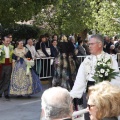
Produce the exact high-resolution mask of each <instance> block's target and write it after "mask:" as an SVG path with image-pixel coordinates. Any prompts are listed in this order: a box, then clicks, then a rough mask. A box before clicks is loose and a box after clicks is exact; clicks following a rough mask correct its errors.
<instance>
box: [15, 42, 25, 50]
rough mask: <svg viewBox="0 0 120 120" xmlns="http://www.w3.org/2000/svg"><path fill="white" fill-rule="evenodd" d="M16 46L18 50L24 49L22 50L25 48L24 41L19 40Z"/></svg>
mask: <svg viewBox="0 0 120 120" xmlns="http://www.w3.org/2000/svg"><path fill="white" fill-rule="evenodd" d="M16 46H17V48H20V49H22V48H23V41H22V40H18V41H17V42H16Z"/></svg>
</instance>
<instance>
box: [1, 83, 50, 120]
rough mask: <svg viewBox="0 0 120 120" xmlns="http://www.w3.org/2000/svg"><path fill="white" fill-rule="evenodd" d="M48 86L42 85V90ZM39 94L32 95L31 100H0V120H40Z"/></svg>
mask: <svg viewBox="0 0 120 120" xmlns="http://www.w3.org/2000/svg"><path fill="white" fill-rule="evenodd" d="M49 86H50V85H49V84H43V90H45V89H47V88H48V87H49ZM41 94H42V92H41V93H38V94H36V95H32V96H31V98H27V97H22V98H16V97H12V98H11V99H10V100H9V101H7V100H6V99H5V98H4V97H3V98H0V120H40V111H41V106H40V104H41Z"/></svg>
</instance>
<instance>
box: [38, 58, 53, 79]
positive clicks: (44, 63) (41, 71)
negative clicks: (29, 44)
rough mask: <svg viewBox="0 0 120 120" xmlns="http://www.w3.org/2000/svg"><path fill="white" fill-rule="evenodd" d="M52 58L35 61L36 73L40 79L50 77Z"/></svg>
mask: <svg viewBox="0 0 120 120" xmlns="http://www.w3.org/2000/svg"><path fill="white" fill-rule="evenodd" d="M53 60H54V57H43V58H37V59H36V72H37V74H38V75H39V78H40V79H45V78H51V77H52V63H53Z"/></svg>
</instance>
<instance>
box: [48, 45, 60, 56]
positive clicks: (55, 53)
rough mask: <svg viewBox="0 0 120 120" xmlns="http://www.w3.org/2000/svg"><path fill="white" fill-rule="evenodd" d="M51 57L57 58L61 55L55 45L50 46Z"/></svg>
mask: <svg viewBox="0 0 120 120" xmlns="http://www.w3.org/2000/svg"><path fill="white" fill-rule="evenodd" d="M50 51H51V57H57V55H58V54H59V51H58V48H55V47H54V46H53V45H51V46H50Z"/></svg>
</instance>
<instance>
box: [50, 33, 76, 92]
mask: <svg viewBox="0 0 120 120" xmlns="http://www.w3.org/2000/svg"><path fill="white" fill-rule="evenodd" d="M58 48H59V50H60V55H58V57H56V58H55V63H54V66H55V69H54V76H53V81H52V86H61V87H64V88H66V89H68V90H71V88H72V86H73V83H74V79H75V76H76V66H75V61H74V57H73V56H74V53H73V51H74V50H73V49H74V47H73V46H72V44H70V42H68V40H67V37H66V36H65V35H63V36H62V37H61V40H60V42H59V43H58Z"/></svg>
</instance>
